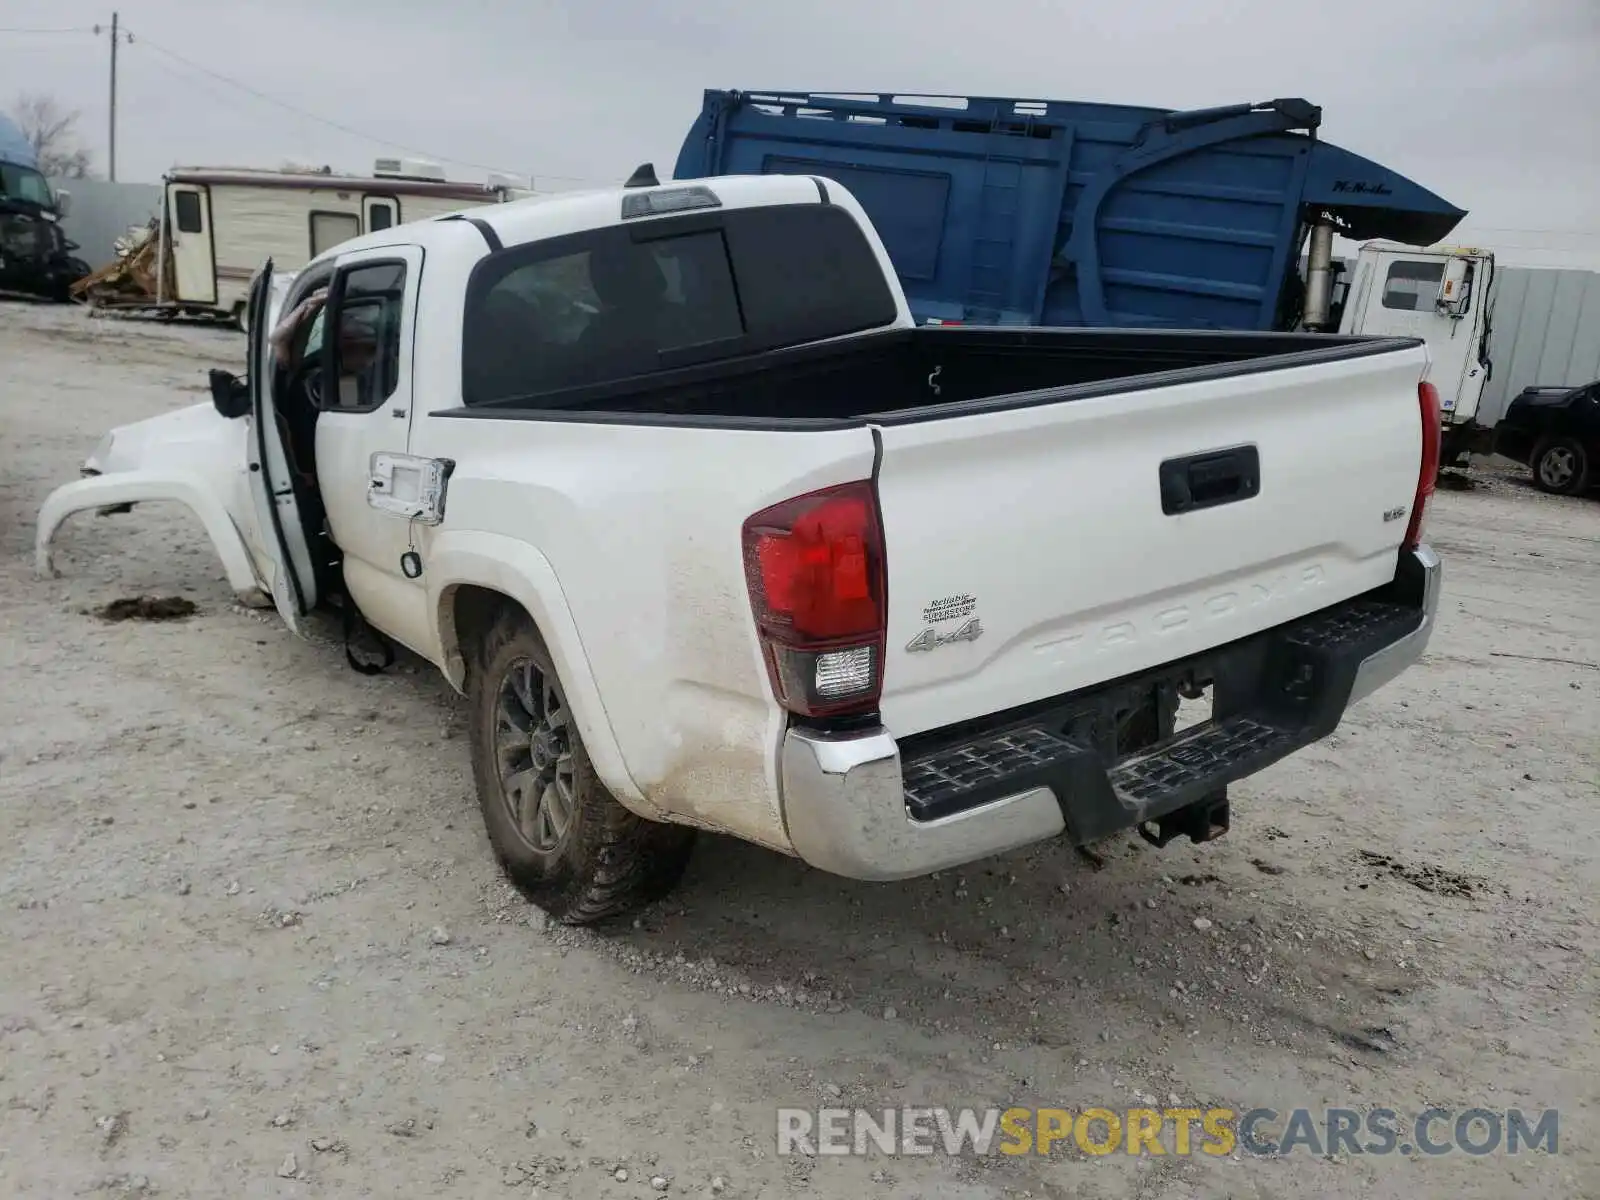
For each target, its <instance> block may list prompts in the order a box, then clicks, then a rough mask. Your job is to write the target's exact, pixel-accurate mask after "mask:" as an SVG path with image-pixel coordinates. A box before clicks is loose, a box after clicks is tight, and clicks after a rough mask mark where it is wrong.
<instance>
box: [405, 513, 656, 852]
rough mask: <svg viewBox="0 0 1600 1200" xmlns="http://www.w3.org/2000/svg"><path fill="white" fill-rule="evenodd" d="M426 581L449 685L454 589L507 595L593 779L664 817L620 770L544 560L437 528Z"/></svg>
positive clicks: (496, 541) (488, 536)
mask: <svg viewBox="0 0 1600 1200" xmlns="http://www.w3.org/2000/svg"><path fill="white" fill-rule="evenodd" d="M427 580H428V601H429V605H430V611H431V612H432V613H433V614H434V623H435V634H436V637H437V644H438V646H439V658H438V660H437V661H438V663H439V665H440V668H441V669H442V670H443V671H444V674H445V677H446V678H447V679H448V680H449V681H450V683H451V685H452V686H453V687H455V688H456V689H457V690H458V691H459V690H462V689H463V688H464V687H465V682H466V660H465V657H464V654H463V650H462V647H461V640H460V636H459V634H458V632H457V630H456V627H455V617H454V608H455V593H456V591H457V589H459V588H461V587H464V586H471V587H480V588H487V589H489V590H490V591H495V592H499V593H500V594H502V595H504V596H509V597H510V598H511V599H513V600H515V601H516V602H517V603H518V604H520V605H522V607H523V608H524V609H526V610H527V612H528V615H529V616H531V617H532V618H533V621H534V624H536V625H537V626H538V627H539V632H540V634H541V635H543V637H544V642H545V646H546V647H547V648H548V649H549V651H550V657H551V658H552V659H553V660H554V662H555V665H556V671H557V673H558V674H559V675H560V677H561V685H562V688H563V689H564V690H565V692H566V694H567V701H568V703H569V704H571V705H572V715H573V718H574V720H576V721H577V723H578V732H579V734H580V735H581V736H582V738H583V744H584V747H585V749H587V750H588V752H589V758H590V761H592V762H593V763H594V768H595V772H596V773H597V774H598V775H599V776H600V780H601V782H603V783H604V784H605V785H606V788H607V790H608V791H610V792H611V794H612V795H613V796H615V797H616V798H617V800H618V801H619V802H620V803H622V804H623V805H624V806H626V807H627V808H629V809H630V810H632V811H633V812H635V813H637V814H638V815H639V816H641V817H645V818H648V819H651V820H662V819H664V814H663V813H662V812H661V811H660V810H659V809H658V808H656V806H655V805H653V804H651V803H650V802H649V801H648V800H646V799H645V797H644V793H643V792H642V791H641V790H640V789H639V785H638V784H637V783H635V782H634V779H633V775H632V774H631V773H630V772H629V770H628V765H627V761H626V760H625V759H624V758H623V755H622V748H621V746H620V744H619V743H618V742H617V738H616V734H615V732H614V731H613V729H612V725H611V718H610V717H609V715H608V714H607V713H606V707H605V701H604V700H603V699H602V698H601V696H600V689H599V688H598V686H596V684H595V678H594V671H593V669H592V668H591V667H590V665H589V658H588V655H587V654H586V653H585V652H584V649H583V641H582V638H581V637H580V636H579V634H578V625H577V622H576V621H574V620H573V617H572V611H571V608H570V607H569V606H568V604H567V598H566V596H565V594H564V593H563V592H562V590H561V583H560V581H559V580H558V579H557V578H556V573H555V569H554V568H553V567H551V565H550V562H549V560H548V559H546V558H545V557H544V555H543V554H541V553H539V551H538V550H537V549H535V548H534V547H532V546H530V545H528V544H527V543H526V542H519V541H517V540H516V539H515V538H509V537H505V536H504V535H502V534H497V533H485V532H482V531H476V530H464V531H443V532H440V533H439V534H438V535H437V537H436V538H435V539H434V540H433V543H432V545H431V546H430V547H429V551H428V572H427Z"/></svg>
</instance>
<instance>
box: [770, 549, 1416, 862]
mask: <svg viewBox="0 0 1600 1200" xmlns="http://www.w3.org/2000/svg"><path fill="white" fill-rule="evenodd" d="M1439 583H1440V564H1439V558H1438V556H1437V555H1436V554H1435V553H1434V552H1433V551H1432V549H1430V548H1429V547H1427V546H1422V547H1419V548H1418V549H1417V550H1415V551H1413V552H1411V553H1410V554H1408V555H1404V556H1402V559H1401V563H1400V571H1399V572H1398V574H1397V575H1396V577H1395V581H1394V583H1393V584H1391V585H1389V586H1387V587H1385V588H1382V589H1379V591H1378V592H1374V593H1370V594H1368V595H1365V596H1360V597H1357V598H1355V599H1353V600H1349V601H1346V602H1344V603H1342V604H1336V605H1334V606H1333V607H1331V608H1327V609H1323V610H1322V611H1320V612H1317V613H1313V614H1311V615H1310V616H1308V617H1305V618H1302V619H1300V620H1298V621H1292V622H1290V623H1289V624H1287V625H1282V626H1279V627H1278V628H1276V629H1271V630H1267V631H1266V632H1264V633H1261V634H1257V635H1255V636H1253V637H1250V638H1245V639H1243V640H1242V641H1239V642H1235V643H1232V644H1230V645H1228V646H1224V647H1220V648H1218V649H1217V650H1215V651H1211V652H1208V653H1206V654H1202V655H1199V656H1196V657H1195V658H1193V659H1186V660H1183V661H1181V662H1176V663H1170V664H1168V665H1167V666H1165V667H1162V668H1159V669H1157V670H1155V671H1151V672H1147V673H1145V674H1143V675H1140V676H1138V677H1135V678H1132V679H1126V680H1119V681H1117V682H1116V683H1113V684H1108V685H1105V686H1102V687H1096V688H1092V689H1089V690H1087V691H1085V692H1079V693H1074V694H1072V695H1070V696H1063V697H1059V698H1057V699H1055V700H1051V701H1047V702H1045V703H1044V704H1041V705H1033V706H1030V708H1029V709H1028V710H1025V711H1018V712H1016V713H1011V714H1002V715H1000V716H997V717H995V718H992V719H990V720H988V721H984V722H976V723H968V724H967V725H965V726H963V727H961V729H960V730H959V731H952V732H948V733H934V734H929V735H922V736H919V737H917V738H914V739H909V740H908V742H907V743H906V744H905V745H901V744H899V743H897V742H896V741H895V739H894V738H893V737H892V736H891V735H890V734H889V733H888V732H887V731H885V730H882V729H875V730H871V731H867V732H864V733H863V732H857V733H851V734H836V735H831V734H827V733H821V732H817V731H811V730H803V729H791V730H789V732H788V733H787V735H786V736H785V738H784V743H783V753H782V759H781V763H780V774H781V786H782V795H783V815H784V822H785V824H786V825H787V827H788V832H789V837H790V840H791V841H792V842H793V844H794V847H795V850H796V851H797V852H798V853H799V855H800V857H801V858H802V859H804V860H805V861H806V862H808V863H810V864H811V865H812V866H814V867H817V868H819V869H821V870H824V871H830V872H832V873H833V874H836V875H843V876H846V877H848V878H851V879H868V880H890V879H907V878H911V877H913V876H917V875H926V874H928V873H930V872H932V871H938V870H942V869H944V868H946V867H953V866H957V865H959V864H961V863H966V862H972V861H974V860H976V859H980V858H986V857H988V856H990V855H993V854H999V853H1003V852H1004V851H1007V850H1012V849H1015V848H1017V847H1019V846H1025V845H1028V844H1029V843H1032V842H1037V841H1042V840H1044V839H1046V838H1050V837H1054V836H1056V835H1058V834H1061V833H1066V834H1068V835H1069V836H1070V838H1071V839H1072V841H1073V842H1075V843H1077V844H1084V843H1087V842H1092V841H1096V840H1098V839H1100V838H1103V837H1105V836H1107V835H1109V834H1112V833H1115V832H1117V831H1118V830H1122V829H1128V828H1130V827H1133V826H1138V825H1143V824H1145V823H1146V822H1156V821H1158V820H1159V819H1160V818H1162V817H1164V816H1167V815H1168V814H1171V813H1175V812H1178V811H1179V810H1181V809H1185V808H1188V807H1189V806H1191V805H1197V804H1203V803H1205V802H1208V801H1215V800H1216V799H1217V798H1218V797H1219V796H1221V795H1223V794H1225V789H1226V788H1227V785H1228V784H1229V783H1232V782H1235V781H1237V780H1239V779H1243V778H1245V777H1246V776H1248V775H1252V774H1254V773H1256V772H1257V771H1260V770H1261V769H1262V768H1264V767H1266V766H1269V765H1270V764H1272V763H1274V762H1276V761H1278V760H1279V759H1281V758H1283V757H1284V756H1286V755H1288V754H1291V753H1293V752H1294V751H1295V750H1298V749H1300V748H1302V747H1304V746H1307V745H1310V744H1311V743H1312V742H1315V741H1317V740H1319V739H1321V738H1323V737H1326V736H1327V735H1328V734H1329V733H1331V732H1333V730H1334V729H1335V728H1336V727H1337V726H1338V724H1339V721H1340V719H1341V718H1342V717H1343V715H1344V712H1345V710H1346V708H1348V706H1349V705H1350V704H1353V703H1354V702H1355V701H1357V700H1360V699H1362V698H1364V697H1366V696H1368V695H1371V694H1372V693H1373V692H1374V691H1376V690H1377V689H1378V688H1380V687H1382V686H1383V685H1384V684H1386V683H1388V682H1389V681H1391V680H1392V679H1394V678H1395V677H1396V676H1397V675H1399V674H1400V673H1401V672H1402V671H1404V670H1405V669H1406V668H1407V667H1408V666H1410V665H1411V664H1412V663H1414V662H1416V661H1417V659H1419V658H1421V657H1422V653H1423V651H1424V649H1425V648H1426V647H1427V644H1428V639H1429V638H1430V637H1431V636H1432V635H1433V629H1434V625H1435V621H1436V615H1437V611H1438V605H1439ZM1185 682H1187V683H1190V684H1209V685H1210V686H1211V688H1212V692H1213V715H1212V718H1211V719H1210V720H1209V721H1207V722H1206V723H1205V724H1203V725H1198V726H1195V727H1193V728H1191V729H1186V730H1184V731H1183V732H1181V733H1179V734H1177V735H1176V736H1174V737H1169V738H1167V739H1166V740H1164V741H1161V742H1158V743H1157V744H1155V745H1152V746H1148V747H1147V748H1145V749H1141V750H1139V751H1136V752H1134V753H1132V754H1125V755H1119V754H1118V753H1117V751H1116V748H1115V739H1116V737H1117V734H1116V728H1117V722H1118V719H1119V715H1120V714H1126V713H1127V712H1128V711H1129V709H1130V708H1131V707H1136V706H1138V705H1139V704H1141V703H1146V704H1149V703H1154V704H1159V703H1161V698H1162V697H1166V696H1170V695H1172V694H1174V689H1175V688H1176V686H1177V685H1178V684H1180V683H1185ZM975 726H976V728H975Z"/></svg>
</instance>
